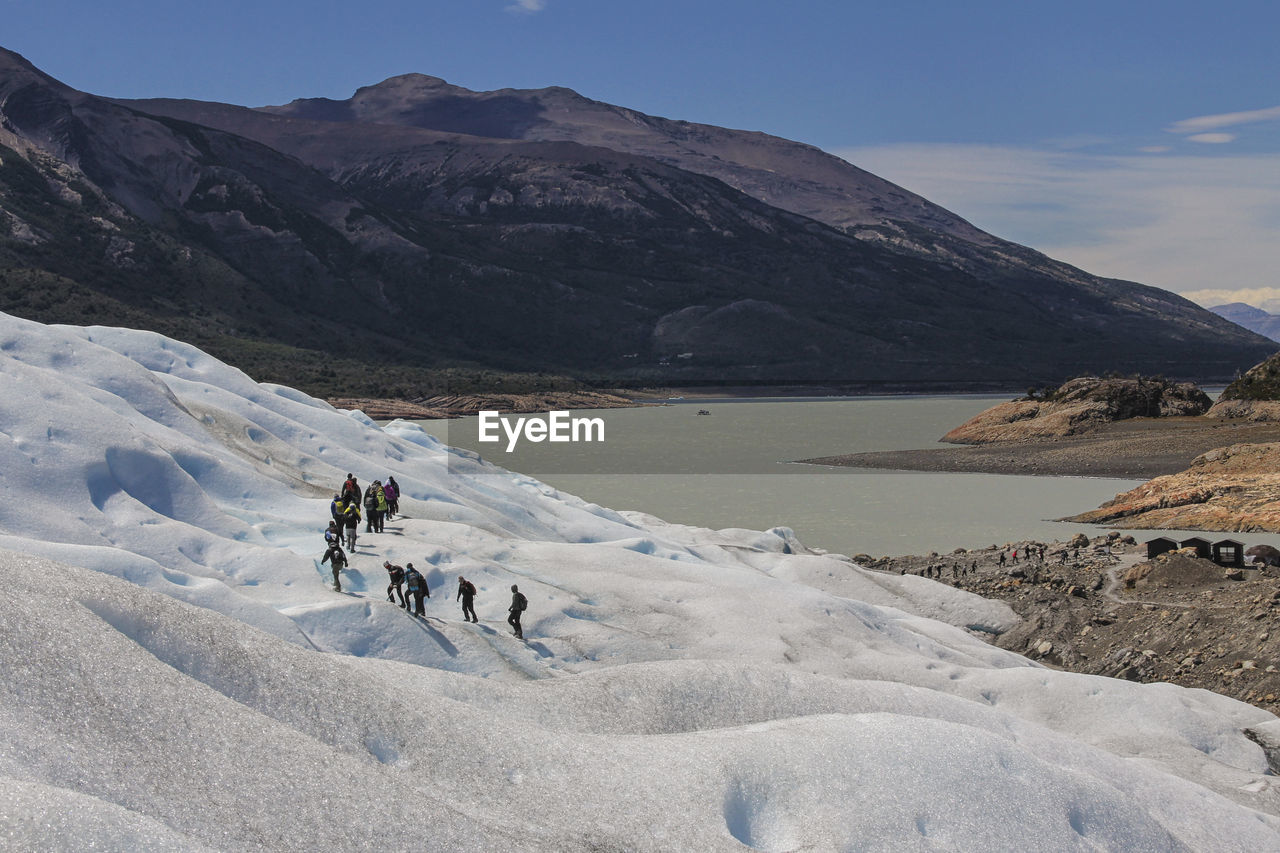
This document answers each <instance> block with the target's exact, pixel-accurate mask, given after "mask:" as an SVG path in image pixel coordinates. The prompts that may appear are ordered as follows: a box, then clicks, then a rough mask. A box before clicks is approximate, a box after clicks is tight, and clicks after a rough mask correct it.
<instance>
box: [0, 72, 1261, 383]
mask: <svg viewBox="0 0 1280 853" xmlns="http://www.w3.org/2000/svg"><path fill="white" fill-rule="evenodd" d="M375 88H376V87H375ZM561 96H563V97H564V98H567V99H568V100H567V101H566V103H570V102H576V101H575V98H576V96H574V98H570V97H569V96H568V95H563V93H560V94H558V95H557V97H561ZM464 100H465V99H464ZM578 100H583V101H584V102H585V99H578ZM592 104H593V102H587V105H586V106H585V107H583V109H585V110H587V112H586V113H585V114H584V115H587V116H588V117H589V116H593V115H597V114H598V113H600V111H601V110H603V109H604V107H603V106H602V105H594V106H593V105H592ZM470 108H471V107H470V106H468V105H467V104H466V103H463V104H462V106H460V107H459V109H460V110H462V113H463V114H465V113H466V112H467V110H469V109H470ZM605 112H609V111H608V110H605ZM615 112H616V111H615ZM609 114H613V113H611V112H610V113H609ZM584 121H586V123H587V124H589V125H591V124H592V121H594V120H590V121H588V120H587V119H584ZM651 124H652V127H651V130H650V131H649V132H647V134H646V135H644V139H645V140H646V141H645V142H644V144H642V145H641V144H637V145H636V146H635V147H636V149H637V150H636V151H631V150H614V149H610V148H605V147H601V145H600V144H598V143H602V142H606V141H608V140H607V139H606V137H609V134H605V135H604V136H601V135H600V134H595V133H593V134H580V135H581V136H582V139H581V140H579V139H545V140H542V139H537V140H526V139H518V138H517V139H513V138H506V137H479V136H474V135H463V134H459V133H456V132H452V131H447V130H438V129H424V128H421V127H417V126H407V125H389V124H370V123H353V122H335V121H318V120H313V119H303V118H292V117H287V116H282V115H277V114H272V113H269V112H262V111H254V110H248V109H245V108H238V107H231V106H227V105H217V104H213V105H209V104H200V103H196V102H188V101H173V102H159V101H147V102H120V101H106V100H103V99H100V98H96V97H93V96H91V95H87V94H84V93H80V92H76V91H74V90H71V89H69V88H68V87H66V86H63V85H62V84H60V83H58V82H57V81H55V80H52V79H51V78H49V77H47V75H43V74H42V73H40V72H39V71H38V70H37V69H35V68H33V67H32V66H30V64H29V63H26V62H25V60H22V59H21V57H18V56H17V55H16V54H12V53H8V52H0V145H3V146H6V147H5V148H4V149H0V161H3V165H2V166H0V193H2V194H3V195H2V196H0V198H2V200H0V206H2V207H3V213H0V230H2V232H3V233H0V307H4V308H7V309H8V310H12V311H16V312H19V313H22V314H24V315H26V316H30V317H34V318H41V319H59V320H83V319H85V316H88V315H85V314H84V311H85V310H87V309H83V308H81V307H80V306H81V305H82V304H84V303H91V304H92V306H93V307H92V311H93V312H94V313H95V315H96V316H98V317H99V318H100V319H112V320H118V321H119V322H123V323H128V324H134V325H141V326H151V327H155V328H160V329H163V330H165V331H170V332H173V333H175V334H181V335H183V336H189V337H192V339H194V340H197V341H200V342H201V343H205V344H207V345H209V346H211V347H212V348H213V349H215V350H216V351H219V352H222V353H225V354H227V355H228V356H229V357H230V356H233V355H234V357H235V359H236V360H237V361H238V362H239V363H242V364H245V366H246V367H251V368H253V369H255V370H256V369H258V367H259V366H260V365H262V364H266V363H269V362H270V357H269V354H276V355H278V354H279V352H278V348H280V347H288V348H292V350H291V352H292V353H294V354H293V355H292V356H291V358H293V360H294V362H305V361H306V356H305V355H299V354H298V353H299V352H300V351H303V352H305V351H311V352H314V353H316V354H317V355H316V359H319V360H323V359H327V358H334V357H341V358H347V359H355V360H362V361H364V362H366V363H372V364H377V365H390V366H393V367H394V366H397V365H407V366H411V367H416V368H424V367H433V368H439V367H445V366H469V367H473V368H497V369H500V370H507V371H551V372H559V373H569V374H573V375H578V376H583V377H587V378H592V379H596V380H599V381H604V380H608V381H632V382H676V381H691V382H699V381H700V382H734V381H742V382H754V381H772V382H780V381H788V382H807V383H822V384H836V385H848V384H859V383H862V384H872V385H874V384H875V383H886V382H888V383H900V384H901V383H906V384H908V385H909V384H910V383H913V382H925V381H928V382H934V383H944V384H946V383H952V384H963V383H967V382H1010V383H1012V382H1019V383H1020V382H1023V381H1043V380H1054V379H1060V378H1062V377H1064V376H1066V375H1073V374H1079V373H1082V372H1088V371H1101V370H1108V369H1122V370H1133V371H1142V372H1146V373H1163V374H1166V375H1174V376H1214V375H1222V376H1226V375H1232V374H1234V373H1235V372H1236V371H1237V370H1238V369H1240V368H1241V367H1243V366H1245V365H1247V364H1253V363H1256V362H1257V361H1258V360H1259V359H1260V358H1262V357H1264V356H1265V355H1267V354H1269V353H1270V352H1272V351H1273V348H1274V345H1273V344H1272V343H1270V342H1266V341H1264V340H1263V339H1261V338H1260V337H1257V336H1254V335H1252V334H1250V333H1247V332H1243V331H1242V330H1240V329H1239V328H1238V327H1235V326H1233V325H1231V324H1229V323H1227V322H1226V321H1224V320H1222V319H1221V318H1218V317H1217V316H1216V315H1213V314H1210V313H1209V312H1206V311H1203V310H1202V309H1199V308H1197V307H1196V306H1194V305H1192V304H1191V303H1189V302H1186V301H1185V300H1182V299H1180V298H1178V297H1175V296H1173V295H1172V294H1168V293H1164V292H1162V291H1159V290H1156V289H1154V288H1148V287H1143V286H1141V285H1136V284H1131V283H1124V282H1113V281H1103V280H1100V279H1097V278H1094V277H1092V276H1088V275H1086V274H1084V273H1082V272H1080V271H1078V270H1072V269H1071V268H1069V267H1066V266H1064V265H1061V264H1056V263H1054V262H1052V261H1049V260H1048V259H1046V258H1043V256H1039V255H1036V254H1035V253H1033V252H1030V250H1026V249H1023V248H1021V247H1016V246H1013V245H1012V244H1007V243H1003V242H1001V241H996V240H994V238H990V239H989V238H988V237H987V236H986V235H982V234H981V233H980V232H976V231H975V230H973V229H972V228H971V227H970V226H967V225H964V224H963V223H961V222H960V221H959V220H956V219H955V218H954V217H952V218H948V215H944V214H945V211H941V212H939V210H940V209H936V208H933V207H931V206H928V205H927V204H925V203H924V202H923V200H913V199H909V198H906V197H905V196H904V199H905V200H904V201H902V203H901V204H897V205H891V206H889V207H886V208H885V211H883V212H882V213H875V212H874V211H872V212H870V213H868V212H867V210H865V209H864V208H862V207H859V206H858V205H854V206H853V207H851V208H850V210H851V211H853V213H851V215H854V217H855V219H857V220H858V221H860V222H861V221H863V220H867V219H868V218H869V219H870V221H869V222H867V224H866V225H865V226H858V227H857V228H853V229H852V231H853V233H852V234H851V233H846V231H842V230H839V229H838V228H836V227H832V226H831V225H828V224H824V223H823V222H819V221H818V220H816V219H812V218H808V217H807V216H805V215H801V214H799V213H796V212H792V211H790V210H785V209H783V208H781V207H778V206H775V205H774V204H772V203H769V201H768V200H767V198H765V199H762V198H759V197H755V196H753V195H751V194H749V193H747V192H744V191H742V190H741V189H738V188H735V187H734V186H731V185H730V184H729V183H727V182H726V181H725V180H722V179H721V178H719V177H717V176H716V175H715V174H711V173H708V172H698V171H694V170H692V169H690V168H686V161H688V160H690V158H693V159H697V160H705V159H708V158H709V159H711V160H714V157H716V156H720V157H721V160H724V161H726V162H730V163H732V162H736V161H733V156H732V152H733V151H736V150H738V149H739V148H741V147H742V146H741V145H739V141H740V137H739V136H737V135H735V134H737V132H731V131H723V132H720V133H718V134H712V133H710V131H707V134H705V135H708V137H709V139H710V141H707V142H699V143H698V145H697V146H694V147H695V148H696V149H697V150H696V151H695V150H694V149H693V148H689V149H688V150H687V151H686V150H685V149H681V151H683V152H684V153H682V154H680V156H676V157H668V158H665V159H659V158H656V157H651V156H647V155H646V154H644V153H643V152H644V151H645V150H647V149H648V148H651V147H652V146H653V145H654V144H656V143H655V139H657V138H658V137H655V136H654V133H666V134H667V135H668V136H670V135H673V134H675V133H676V131H677V130H678V128H676V126H675V125H671V124H664V123H662V122H659V121H657V120H654V122H653V123H651ZM593 126H594V125H593ZM653 128H656V130H654V129H653ZM494 132H497V131H494ZM700 133H701V132H700ZM562 135H571V134H562ZM695 135H697V134H695ZM717 140H719V141H717ZM689 145H693V143H689ZM762 145H763V143H762ZM707 146H710V147H707ZM744 150H746V149H744ZM712 151H719V152H723V155H722V154H712V153H710V152H712ZM761 151H763V152H765V153H767V152H770V151H775V152H781V153H780V154H778V156H779V157H780V158H781V159H780V160H778V162H777V163H776V165H777V166H778V167H779V168H781V169H783V170H784V171H785V169H787V168H794V169H797V170H799V172H798V173H797V174H796V175H784V177H785V178H786V180H787V181H789V182H795V181H800V182H801V183H803V182H804V180H807V179H804V178H803V175H804V174H809V172H805V169H810V168H811V167H810V166H809V165H808V164H809V163H810V161H813V162H820V163H821V164H824V165H823V168H827V169H832V170H836V172H839V174H838V175H835V177H833V178H832V180H837V179H838V180H840V181H843V182H844V183H840V184H838V186H841V187H846V188H847V187H848V186H853V185H854V184H858V182H859V181H861V182H864V183H865V184H866V186H868V187H874V186H879V184H877V183H876V182H877V181H878V180H879V179H874V180H872V179H871V178H870V177H869V176H865V173H860V172H857V170H853V169H852V167H848V168H847V169H846V168H845V167H841V166H839V162H840V161H836V160H835V158H828V157H827V156H826V155H822V154H821V152H815V151H814V150H813V149H809V148H808V147H806V146H797V145H796V144H794V143H785V142H784V141H781V140H769V141H768V144H767V145H763V148H761V149H760V150H759V151H755V153H752V154H750V156H748V154H746V153H744V154H742V155H741V156H742V158H743V159H744V161H745V162H746V165H743V166H742V168H744V169H747V168H756V167H757V166H759V165H760V164H759V163H757V162H756V160H757V159H758V158H760V157H764V153H761ZM691 152H692V153H691ZM699 152H701V153H699ZM801 154H803V156H801ZM695 155H697V156H695ZM769 156H770V157H772V156H773V155H769ZM815 158H816V159H815ZM766 159H767V158H766ZM760 162H764V161H760ZM769 162H773V161H772V160H770V161H769ZM797 164H798V165H797ZM726 168H727V167H726ZM812 168H816V167H812ZM734 169H737V167H736V166H735V167H734ZM850 170H852V171H850ZM714 171H716V170H710V172H714ZM731 171H732V170H731ZM780 174H781V173H780ZM813 174H819V173H813ZM820 174H823V175H825V174H827V173H825V172H822V173H820ZM833 174H834V173H833ZM797 175H798V176H797ZM851 175H852V176H853V177H850V176H851ZM854 178H857V180H856V181H855V180H854ZM779 180H781V178H780V179H779ZM814 180H817V181H818V183H822V181H821V180H818V179H817V178H814ZM822 180H826V179H825V178H823V179H822ZM739 183H742V184H743V186H746V187H747V188H748V189H751V188H753V187H752V186H751V185H749V184H748V183H744V182H742V181H739ZM858 185H861V184H858ZM756 189H757V191H758V188H756ZM881 189H883V188H881ZM840 191H841V192H845V190H840ZM868 191H871V190H868ZM848 192H850V193H852V192H853V190H852V189H849V190H848ZM875 192H879V190H875ZM761 195H762V196H767V195H768V194H767V193H764V192H761ZM859 211H861V212H859ZM894 216H902V217H906V218H902V219H895V218H892V217H894ZM828 218H831V217H828ZM934 220H937V221H938V222H943V223H944V224H943V225H941V226H939V228H941V230H929V225H928V223H929V222H932V221H934ZM867 229H871V230H870V231H868V230H867ZM877 229H880V230H878V231H877ZM885 229H888V230H891V231H893V232H894V233H895V234H897V236H896V237H892V238H890V237H888V236H886V235H887V234H888V231H886V230H885ZM864 232H865V233H864ZM872 232H875V233H872ZM903 235H906V238H909V239H906V238H903ZM900 238H903V239H900ZM74 312H79V315H80V316H75V315H74ZM188 332H190V333H191V334H190V335H188ZM245 341H248V342H250V343H249V344H245V343H244V342H245ZM232 342H239V343H238V344H237V345H236V346H233V345H232ZM237 346H238V349H237ZM273 347H274V348H277V349H272V348H273ZM255 348H256V350H255ZM300 348H301V349H300ZM251 358H252V359H256V360H255V361H254V363H253V364H250V363H249V361H250V359H251ZM294 372H297V371H296V369H295V371H294ZM378 372H381V371H378ZM313 381H318V379H317V380H313ZM329 390H332V389H329ZM361 393H369V389H365V390H363V391H361Z"/></svg>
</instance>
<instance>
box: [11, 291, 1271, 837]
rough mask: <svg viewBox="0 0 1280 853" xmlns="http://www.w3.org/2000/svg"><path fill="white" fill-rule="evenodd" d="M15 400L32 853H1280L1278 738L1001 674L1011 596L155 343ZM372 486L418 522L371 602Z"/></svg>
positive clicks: (1017, 666)
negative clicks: (674, 510) (707, 522)
mask: <svg viewBox="0 0 1280 853" xmlns="http://www.w3.org/2000/svg"><path fill="white" fill-rule="evenodd" d="M0 382H2V384H0V470H2V471H3V475H4V481H3V482H4V486H5V488H4V501H3V502H0V548H2V549H6V550H4V551H3V552H0V583H2V584H3V586H2V587H0V660H2V661H3V676H2V677H0V690H2V691H3V693H2V695H0V848H3V849H15V850H17V849H24V850H25V849H99V850H130V851H132V850H148V849H156V850H174V849H192V850H200V849H210V850H245V849H272V850H307V851H318V850H348V849H375V850H526V849H527V850H548V851H561V850H583V851H586V850H617V851H623V850H628V851H630V850H688V851H712V850H743V849H756V850H768V851H784V850H1033V849H1034V850H1055V851H1056V850H1099V849H1101V850H1125V851H1131V850H1161V851H1164V850H1180V849H1182V850H1250V851H1258V850H1276V849H1280V817H1277V815H1280V796H1278V795H1277V789H1276V787H1275V786H1274V784H1273V783H1274V782H1275V778H1276V777H1274V776H1273V775H1271V773H1270V771H1269V770H1268V764H1267V758H1266V756H1265V755H1264V753H1263V751H1262V749H1261V748H1260V747H1259V746H1257V745H1256V744H1255V743H1254V742H1253V741H1252V740H1250V739H1249V738H1248V737H1246V736H1245V734H1244V733H1243V730H1244V729H1245V728H1248V727H1251V726H1264V727H1266V726H1267V725H1268V724H1269V723H1270V724H1274V723H1275V721H1276V720H1275V717H1273V716H1272V715H1271V714H1269V713H1267V712H1265V711H1261V710H1259V709H1256V708H1253V707H1251V706H1249V705H1245V704H1242V703H1239V702H1236V701H1234V700H1230V699H1227V698H1224V697H1221V696H1217V695H1215V694H1212V693H1208V692H1205V691H1198V690H1185V689H1181V688H1177V687H1173V686H1171V685H1139V684H1133V683H1130V682H1125V681H1115V680H1110V679H1105V678H1099V677H1093V676H1083V675H1074V674H1070V673H1062V672H1056V671H1053V670H1049V669H1046V668H1044V667H1041V666H1039V665H1037V664H1034V663H1031V662H1029V661H1027V660H1025V659H1023V658H1021V657H1019V656H1017V655H1013V654H1010V653H1008V652H1005V651H1002V650H1000V649H997V648H995V647H993V646H990V645H988V644H986V643H984V642H983V641H982V640H981V639H980V638H979V636H978V634H979V633H981V632H991V631H999V630H1002V629H1004V628H1006V627H1008V626H1009V625H1011V624H1013V622H1014V621H1016V617H1015V616H1014V615H1013V614H1012V613H1011V612H1010V611H1009V610H1008V609H1007V608H1006V607H1005V606H1004V605H1002V604H998V603H993V602H987V601H984V600H982V599H980V598H977V597H974V596H972V595H969V594H967V593H963V592H961V591H959V590H955V589H952V588H951V587H949V586H946V585H944V584H939V583H935V582H932V581H929V580H925V579H923V578H918V577H900V576H892V575H885V574H879V573H875V572H870V571H866V570H864V569H861V568H859V567H857V566H855V565H853V564H852V563H851V562H849V561H848V560H847V559H844V558H840V557H837V556H833V555H815V554H810V553H808V552H807V551H806V550H805V549H804V547H803V545H802V544H801V543H800V542H798V541H797V540H796V538H795V536H794V534H792V533H791V531H789V530H787V529H785V528H777V529H774V530H771V531H748V530H736V529H735V530H722V531H711V530H704V529H698V528H692V527H687V526H682V525H679V524H669V523H666V522H664V521H661V520H659V519H656V518H652V517H650V516H646V515H642V514H639V513H626V512H615V511H613V510H609V509H605V508H602V507H598V506H595V505H592V504H588V503H585V502H583V501H581V500H578V499H577V498H574V497H571V496H568V495H564V494H561V493H559V492H557V491H556V490H555V489H553V488H551V487H549V486H546V485H544V484H542V483H539V482H537V481H535V480H532V479H530V478H528V477H525V476H521V475H518V474H512V473H509V472H506V471H503V470H501V469H499V468H495V467H493V466H491V465H489V464H488V463H486V462H483V461H481V460H479V459H477V458H476V457H475V456H474V455H473V454H469V453H465V452H462V451H454V450H451V449H450V448H447V447H444V446H443V445H441V444H439V443H438V442H437V441H436V440H435V439H433V438H431V437H430V436H428V435H426V434H425V433H423V432H422V431H421V430H420V429H418V428H417V427H416V426H414V425H412V424H408V423H403V422H395V423H393V424H391V425H389V426H387V427H385V428H379V427H378V426H377V425H375V424H374V423H372V422H371V421H370V420H369V419H368V418H366V417H364V416H363V415H361V414H360V413H355V412H343V411H338V410H335V409H333V408H331V407H330V406H328V405H326V404H325V403H323V402H319V401H316V400H314V399H311V398H310V397H307V396H306V395H304V394H301V393H299V392H297V391H294V390H291V389H288V388H283V387H278V386H271V385H260V384H257V383H255V382H253V381H252V380H250V379H249V378H248V377H246V376H245V375H244V374H242V373H240V372H239V371H237V370H235V369H233V368H230V367H227V366H226V365H223V364H221V363H220V362H218V361H217V360H216V359H213V358H212V357H210V356H208V355H206V354H204V353H202V352H201V351H199V350H197V349H195V348H194V347H191V346H188V345H186V344H182V343H179V342H176V341H173V340H170V339H167V338H164V337H162V336H160V335H156V334H153V333H148V332H139V331H129V330H121V329H108V328H99V327H93V328H75V327H65V326H43V325H40V324H37V323H32V322H28V321H24V320H19V319H15V318H12V317H8V316H6V315H0ZM348 472H351V473H354V474H355V475H356V476H357V477H358V478H359V479H360V482H361V484H362V485H364V484H367V483H369V482H371V481H372V480H373V479H375V478H376V479H385V478H386V477H387V475H394V477H395V478H396V480H397V481H398V482H399V483H400V485H401V488H402V490H403V493H404V496H403V497H402V498H401V510H402V512H403V513H404V516H403V517H398V518H396V519H395V520H393V521H391V522H388V523H387V525H386V532H385V533H383V534H366V533H364V532H363V526H361V528H360V529H361V533H360V538H359V543H358V547H357V549H356V551H355V553H354V554H353V555H352V558H351V559H352V565H351V568H350V569H349V570H348V571H347V572H346V573H345V574H344V579H343V592H341V593H338V592H334V591H333V590H332V588H331V585H330V583H331V576H330V572H329V569H328V567H327V566H322V565H321V564H320V557H321V555H322V553H323V551H324V545H323V540H322V537H321V531H322V530H323V528H324V526H325V524H326V523H327V521H328V517H329V512H328V505H329V501H330V499H331V498H332V497H333V494H334V491H335V490H336V489H337V488H338V487H339V486H340V485H341V483H342V481H343V479H344V478H345V476H346V474H347V473H348ZM761 487H762V488H765V487H767V484H765V483H762V484H761ZM850 512H851V513H856V512H857V508H856V507H850ZM384 560H390V561H391V562H393V563H398V564H401V565H404V564H405V563H408V562H413V563H414V564H415V565H416V566H417V567H418V568H419V569H420V570H421V571H422V572H423V574H424V575H426V577H427V579H428V582H429V584H430V587H431V594H432V597H431V598H430V599H429V600H428V601H427V607H426V610H427V617H426V618H425V619H416V618H414V617H412V616H410V615H408V614H406V612H405V611H403V610H401V609H400V608H399V607H397V606H395V605H393V604H392V603H390V602H388V601H387V600H386V595H385V589H386V583H387V581H386V577H387V576H386V572H385V570H384V569H383V568H382V564H383V561H384ZM460 575H465V576H466V577H467V578H468V579H470V580H471V581H472V582H474V583H475V584H476V586H477V587H478V588H479V594H478V595H477V597H476V609H477V611H478V613H479V615H480V618H481V622H480V623H478V624H475V625H472V624H470V623H466V622H464V621H463V620H462V614H461V606H460V605H459V604H458V603H457V602H456V601H455V600H454V596H455V594H456V590H457V579H458V577H459V576H460ZM512 584H518V585H519V587H520V589H521V591H523V592H524V593H525V594H526V595H527V596H528V599H529V610H528V612H527V613H526V614H525V619H524V631H525V640H524V641H520V640H518V639H516V638H514V637H512V636H511V634H510V631H509V629H508V628H507V625H506V624H505V619H506V610H507V605H508V604H509V602H510V597H511V596H510V591H509V590H510V587H511V585H512Z"/></svg>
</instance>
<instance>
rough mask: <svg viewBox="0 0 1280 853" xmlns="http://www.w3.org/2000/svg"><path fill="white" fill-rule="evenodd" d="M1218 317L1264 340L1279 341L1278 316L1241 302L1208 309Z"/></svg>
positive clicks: (1279, 325) (1279, 316)
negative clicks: (1256, 334)
mask: <svg viewBox="0 0 1280 853" xmlns="http://www.w3.org/2000/svg"><path fill="white" fill-rule="evenodd" d="M1209 310H1210V311H1212V312H1213V313H1215V314H1217V315H1218V316H1219V317H1226V318H1227V319H1228V320H1230V321H1231V322H1233V323H1235V324H1236V325H1237V326H1244V327H1245V328H1246V329H1248V330H1249V331H1251V332H1257V333H1258V334H1260V335H1262V336H1263V337H1265V338H1270V339H1271V340H1273V341H1280V314H1270V313H1268V312H1266V311H1264V310H1262V309H1261V308H1255V307H1253V306H1252V305H1247V304H1245V303H1243V302H1229V303H1227V304H1226V305H1215V306H1214V307H1212V308H1210V309H1209Z"/></svg>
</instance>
